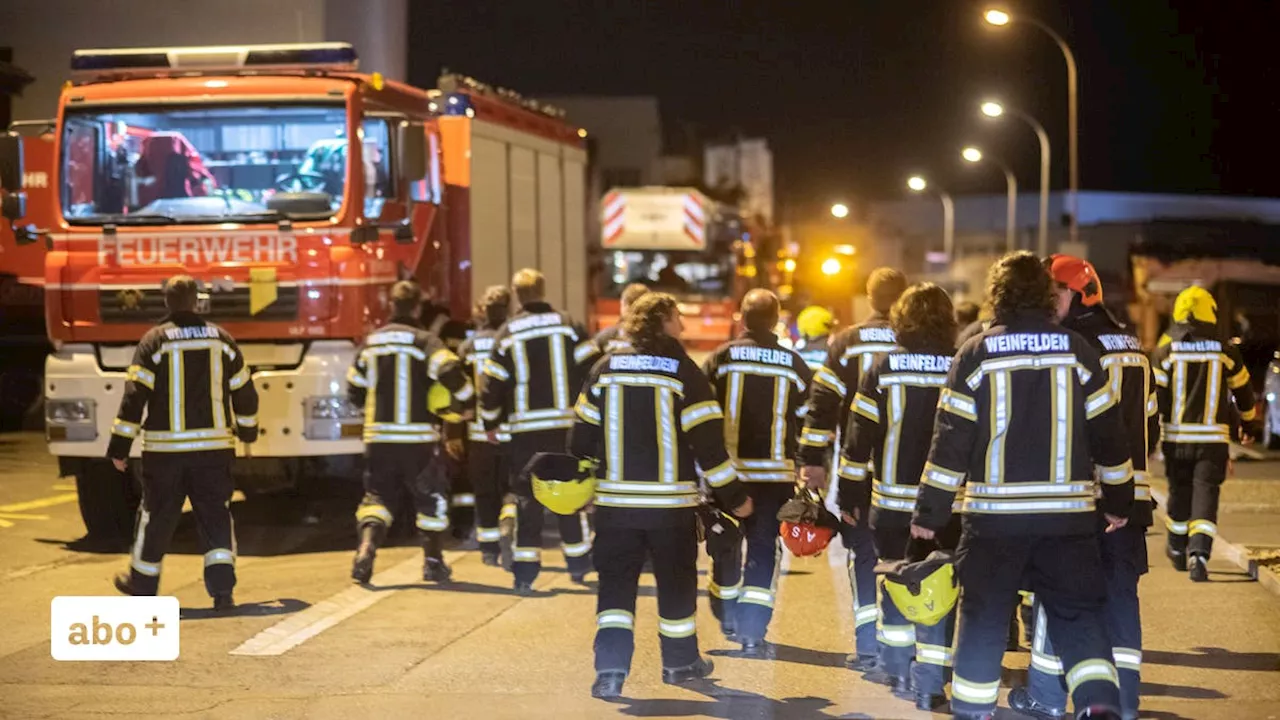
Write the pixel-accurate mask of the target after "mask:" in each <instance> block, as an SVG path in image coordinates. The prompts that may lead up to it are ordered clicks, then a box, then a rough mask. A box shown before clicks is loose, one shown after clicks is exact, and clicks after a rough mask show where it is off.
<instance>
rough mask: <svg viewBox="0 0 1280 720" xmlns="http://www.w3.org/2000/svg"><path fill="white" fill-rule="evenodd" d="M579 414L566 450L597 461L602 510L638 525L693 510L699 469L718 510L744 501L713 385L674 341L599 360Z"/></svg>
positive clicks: (598, 497) (580, 400)
mask: <svg viewBox="0 0 1280 720" xmlns="http://www.w3.org/2000/svg"><path fill="white" fill-rule="evenodd" d="M575 411H576V414H577V422H576V423H575V424H574V428H573V432H572V433H571V435H570V439H569V451H570V452H571V453H572V454H574V455H576V456H578V457H587V458H593V459H595V460H597V461H598V462H599V467H598V469H597V471H596V477H597V481H596V498H595V504H596V507H597V508H599V509H600V511H601V512H605V511H608V513H609V514H610V515H624V516H625V515H631V516H632V518H631V519H632V520H640V521H642V520H643V519H644V518H645V516H652V515H653V513H655V512H663V511H670V510H675V509H686V510H688V511H690V512H692V509H693V508H696V507H697V506H698V503H699V492H698V476H699V469H700V473H701V476H702V478H703V480H704V481H705V482H706V484H707V486H709V487H710V491H711V494H712V496H713V497H714V499H715V501H716V504H717V505H718V506H719V507H720V508H721V509H723V510H725V511H730V510H733V509H735V508H737V507H739V506H740V505H742V503H743V502H745V501H746V498H747V494H746V489H745V488H744V487H743V485H742V483H741V482H739V480H738V473H737V471H736V470H735V469H734V467H733V462H732V460H730V458H729V453H728V451H727V450H726V449H725V442H724V414H723V413H722V412H721V410H720V406H719V405H718V404H717V403H716V400H715V396H714V395H713V394H712V390H711V384H710V383H709V382H707V378H706V376H704V375H703V374H702V372H701V371H699V369H698V366H697V365H696V364H695V363H694V362H693V360H691V359H689V356H688V354H687V353H685V351H684V348H683V347H681V346H680V343H679V342H677V341H676V340H674V339H668V338H664V339H663V340H662V341H660V342H659V343H658V346H657V347H656V348H654V349H653V350H652V351H649V352H641V351H639V350H637V349H634V348H632V349H625V350H619V351H618V352H616V353H612V354H610V355H607V356H605V357H603V358H601V359H600V360H599V361H598V362H597V363H596V364H595V366H594V367H593V368H592V369H591V371H590V374H589V375H588V377H587V380H586V383H585V385H584V386H583V390H582V394H581V395H580V396H579V398H578V403H577V405H576V407H575ZM614 511H616V513H615V512H614Z"/></svg>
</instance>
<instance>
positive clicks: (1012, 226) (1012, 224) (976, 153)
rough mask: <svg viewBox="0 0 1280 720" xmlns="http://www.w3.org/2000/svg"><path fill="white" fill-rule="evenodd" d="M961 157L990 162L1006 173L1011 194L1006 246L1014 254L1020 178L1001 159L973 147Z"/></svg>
mask: <svg viewBox="0 0 1280 720" xmlns="http://www.w3.org/2000/svg"><path fill="white" fill-rule="evenodd" d="M960 157H962V158H964V159H965V161H966V162H971V163H974V164H977V163H980V162H982V161H983V160H990V161H991V162H992V163H995V164H996V166H998V167H999V168H1000V169H1001V170H1003V171H1004V179H1005V186H1006V187H1007V189H1008V194H1009V197H1008V204H1007V206H1006V208H1005V220H1004V226H1005V230H1004V244H1005V249H1006V250H1008V251H1009V252H1013V251H1014V250H1016V249H1017V245H1018V178H1016V177H1014V175H1013V170H1011V169H1010V168H1009V166H1008V165H1006V164H1005V163H1004V162H1002V161H1001V160H1000V159H999V158H997V157H994V156H992V155H984V154H983V153H982V151H981V150H979V149H978V148H976V147H973V146H972V145H970V146H969V147H966V148H965V149H963V150H961V151H960Z"/></svg>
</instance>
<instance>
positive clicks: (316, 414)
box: [307, 395, 360, 420]
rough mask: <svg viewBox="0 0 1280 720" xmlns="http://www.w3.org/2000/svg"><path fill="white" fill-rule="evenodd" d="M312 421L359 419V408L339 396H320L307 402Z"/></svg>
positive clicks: (308, 413)
mask: <svg viewBox="0 0 1280 720" xmlns="http://www.w3.org/2000/svg"><path fill="white" fill-rule="evenodd" d="M307 404H308V405H309V406H310V409H309V410H308V412H307V415H308V417H310V418H311V419H312V420H352V419H359V418H360V408H358V407H356V406H355V405H352V404H351V401H350V400H347V399H346V398H345V397H343V396H341V395H321V396H317V397H312V398H309V399H308V400H307Z"/></svg>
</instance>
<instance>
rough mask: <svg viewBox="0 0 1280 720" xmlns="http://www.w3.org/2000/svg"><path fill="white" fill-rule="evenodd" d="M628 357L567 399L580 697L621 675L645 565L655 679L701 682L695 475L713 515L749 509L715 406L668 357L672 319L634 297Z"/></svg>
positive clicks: (682, 360)
mask: <svg viewBox="0 0 1280 720" xmlns="http://www.w3.org/2000/svg"><path fill="white" fill-rule="evenodd" d="M623 322H624V326H625V332H626V334H627V338H628V339H629V340H630V342H631V345H632V347H631V348H627V349H622V350H619V351H617V352H615V353H611V354H609V355H607V356H605V357H604V358H602V359H600V361H599V362H598V363H596V365H595V367H594V368H593V369H592V370H591V373H590V375H589V376H588V378H587V381H586V384H585V385H584V387H583V391H582V394H581V396H580V397H579V399H578V403H577V407H576V411H577V418H578V420H577V423H576V424H575V425H574V429H573V433H572V435H571V437H570V445H569V451H570V452H571V453H572V454H573V455H576V456H578V457H580V458H592V459H594V460H596V461H598V463H599V465H598V469H597V472H596V476H597V481H596V498H595V506H596V550H595V552H596V565H597V568H598V572H599V574H600V587H599V594H598V597H597V601H596V609H597V611H598V612H597V615H596V628H597V630H596V639H595V668H596V681H595V684H594V685H592V687H591V694H592V695H593V696H594V697H599V698H614V697H618V695H620V694H621V692H622V684H623V682H624V681H625V680H626V677H627V673H628V672H630V669H631V656H632V653H633V652H634V649H635V608H636V589H637V583H638V582H639V579H640V572H641V568H642V566H643V565H644V562H645V559H646V557H648V558H652V560H653V572H654V578H655V580H656V581H657V585H658V634H659V636H660V639H659V640H660V643H661V646H662V668H663V670H662V679H663V682H666V683H669V684H676V683H683V682H689V681H692V680H696V679H699V678H703V677H706V676H707V675H709V674H710V673H711V669H712V664H711V662H710V661H708V660H705V659H703V658H702V657H701V655H700V654H699V652H698V636H697V627H696V623H695V618H696V614H697V599H698V567H697V560H698V544H697V543H698V540H697V529H696V527H695V522H696V508H697V506H698V503H699V499H698V471H697V470H696V469H695V463H696V464H697V467H698V468H702V475H703V479H704V480H705V481H706V483H707V484H708V485H709V486H710V487H711V492H712V494H713V496H714V498H715V501H716V503H717V505H718V506H719V507H720V508H721V509H723V510H725V511H732V512H733V513H734V514H735V515H737V516H738V517H746V516H748V515H750V514H751V507H752V505H751V498H750V496H749V495H748V494H747V490H746V488H744V487H743V485H742V483H741V482H739V481H738V478H737V473H736V472H735V470H734V468H733V462H732V461H731V460H730V459H729V454H728V453H727V452H726V451H725V443H724V431H723V428H722V423H723V420H722V414H721V412H720V406H719V405H717V404H716V401H715V399H714V397H713V395H712V392H711V386H710V383H708V382H707V379H706V377H705V376H704V375H703V374H702V373H701V372H700V371H699V369H698V366H697V365H695V364H694V362H693V361H692V360H690V359H689V356H688V355H687V354H686V353H685V351H684V348H682V347H681V346H680V342H679V340H678V338H679V336H680V330H681V324H680V312H679V309H678V307H677V303H676V300H675V298H673V297H671V296H670V295H667V294H665V293H650V294H648V295H645V296H644V297H643V298H641V299H640V300H639V301H637V303H636V305H635V306H634V307H633V308H632V311H631V312H630V313H629V314H628V315H627V317H626V319H625V320H624V321H623Z"/></svg>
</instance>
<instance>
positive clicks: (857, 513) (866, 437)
mask: <svg viewBox="0 0 1280 720" xmlns="http://www.w3.org/2000/svg"><path fill="white" fill-rule="evenodd" d="M890 321H891V323H892V327H893V330H894V333H895V336H896V337H897V339H898V343H899V345H900V347H898V348H897V349H896V350H893V351H892V352H890V353H888V354H886V355H881V356H879V357H878V358H877V359H876V360H875V362H873V363H872V365H871V368H870V369H869V370H868V371H867V372H866V373H863V374H862V377H861V378H860V379H859V384H858V392H857V394H856V395H854V398H853V413H852V415H853V416H852V419H851V421H850V423H849V436H848V438H847V440H846V441H845V444H844V451H843V453H842V456H841V461H840V470H839V476H840V495H839V497H840V510H841V512H842V513H843V515H844V516H845V522H847V523H849V524H851V525H859V526H869V527H870V528H871V532H872V534H873V535H874V537H875V549H876V555H877V556H878V557H879V558H880V559H881V560H882V561H889V560H911V561H920V560H923V559H924V558H925V555H927V554H928V552H929V550H930V549H932V548H930V547H928V545H927V544H926V543H919V542H917V543H914V544H913V543H912V542H911V513H912V512H913V511H914V510H915V507H916V494H917V493H918V492H919V484H920V475H921V473H922V472H923V471H924V466H925V457H926V456H927V455H928V453H929V439H930V438H931V437H933V421H934V414H935V412H936V410H937V407H938V400H939V397H940V396H941V395H942V388H943V386H944V385H945V384H946V380H947V372H948V371H949V370H950V369H951V358H952V356H953V355H954V354H955V337H956V323H955V316H954V314H953V311H952V307H951V298H950V297H948V296H947V293H946V291H944V290H943V289H942V288H940V287H938V286H937V285H934V284H932V283H925V284H923V285H915V286H913V287H911V288H910V289H908V290H907V292H906V293H905V294H904V295H903V296H902V297H901V298H900V299H899V300H898V302H897V303H895V304H894V306H893V311H892V313H891V315H890ZM873 456H874V458H875V463H874V467H875V470H874V472H872V470H871V460H872V458H873ZM948 530H950V532H944V533H941V534H940V535H941V537H940V540H939V542H938V545H939V546H941V547H942V548H943V549H946V550H952V549H954V548H955V544H956V540H957V539H958V536H959V527H958V526H957V523H956V522H955V521H954V520H953V521H952V522H951V526H950V527H949V528H948ZM954 626H955V618H954V614H951V615H949V616H948V617H947V618H946V619H944V620H943V621H941V622H938V623H936V624H934V625H914V624H912V623H911V622H909V621H908V620H907V619H906V617H905V616H904V615H903V611H902V609H900V608H898V607H897V605H895V604H894V602H893V600H892V598H891V597H890V596H889V594H888V593H887V592H884V590H883V588H882V589H881V593H880V625H879V627H878V628H877V635H878V639H879V642H880V653H879V656H880V669H881V670H882V671H883V672H884V673H885V674H886V675H887V676H888V677H889V681H890V685H891V686H892V687H893V688H894V692H895V693H897V694H898V695H900V696H904V697H908V698H913V699H914V700H915V701H916V707H918V708H919V709H921V710H932V709H933V708H935V707H937V706H939V705H941V704H943V703H944V702H945V701H946V696H945V695H944V694H943V686H945V685H946V684H947V681H948V679H949V678H948V674H949V672H950V668H951V664H952V662H951V661H952V653H951V635H952V631H953V630H954ZM913 658H914V660H915V662H914V663H912V659H913Z"/></svg>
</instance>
